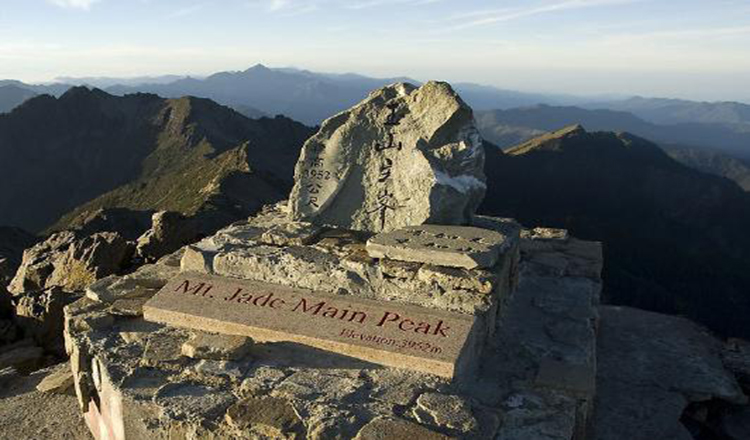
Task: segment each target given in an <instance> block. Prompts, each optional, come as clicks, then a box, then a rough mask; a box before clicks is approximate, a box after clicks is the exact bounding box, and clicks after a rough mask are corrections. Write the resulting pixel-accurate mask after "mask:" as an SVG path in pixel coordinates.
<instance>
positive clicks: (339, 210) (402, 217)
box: [290, 81, 486, 232]
mask: <svg viewBox="0 0 750 440" xmlns="http://www.w3.org/2000/svg"><path fill="white" fill-rule="evenodd" d="M483 168H484V149H483V147H482V140H481V138H480V135H479V132H478V131H477V129H476V127H475V126H474V116H473V112H472V110H471V108H470V107H469V106H468V105H466V103H464V102H463V101H462V100H461V98H460V97H459V96H458V95H457V94H456V93H455V92H454V91H453V89H451V87H450V85H448V84H447V83H443V82H433V81H431V82H428V83H427V84H425V85H423V86H422V87H419V88H417V87H415V86H413V85H411V84H406V83H399V84H393V85H390V86H387V87H384V88H382V89H379V90H377V91H375V92H372V93H371V94H370V96H369V97H368V98H367V99H365V100H364V101H362V102H361V103H359V104H358V105H356V106H354V107H352V108H351V109H349V110H347V111H344V112H342V113H339V114H338V115H336V116H334V117H332V118H330V119H328V120H326V121H325V122H324V123H323V126H322V127H321V129H320V131H319V132H318V133H317V134H316V135H315V136H313V137H312V138H310V139H309V140H308V141H307V142H306V143H305V145H304V147H303V149H302V153H301V155H300V158H299V161H298V162H297V166H296V168H295V185H294V188H293V190H292V194H291V198H290V209H291V217H292V219H293V220H305V221H309V222H312V223H316V224H326V225H332V226H336V227H340V228H346V229H354V230H364V231H372V232H381V231H391V230H394V229H398V228H401V227H404V226H410V225H420V224H424V223H432V224H445V225H452V224H465V223H467V222H468V221H469V219H470V217H471V215H472V214H473V213H474V211H475V210H476V208H477V207H478V205H479V203H480V202H481V201H482V198H483V197H484V193H485V189H486V185H485V177H484V171H483Z"/></svg>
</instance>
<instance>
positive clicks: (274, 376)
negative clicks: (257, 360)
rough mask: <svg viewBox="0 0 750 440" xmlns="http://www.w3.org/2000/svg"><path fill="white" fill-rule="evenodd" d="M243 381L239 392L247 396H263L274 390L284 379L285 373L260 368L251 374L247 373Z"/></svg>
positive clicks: (275, 369)
mask: <svg viewBox="0 0 750 440" xmlns="http://www.w3.org/2000/svg"><path fill="white" fill-rule="evenodd" d="M247 375H248V376H249V377H247V378H246V379H245V380H243V381H242V385H241V386H240V392H241V393H242V394H243V395H247V394H265V393H266V392H267V391H269V390H270V389H271V388H274V387H275V386H276V385H277V384H279V383H280V382H281V381H282V380H284V379H285V378H286V376H287V375H286V373H284V372H283V371H281V370H279V369H277V368H271V367H266V366H262V367H259V368H257V369H255V370H253V371H251V372H248V373H247Z"/></svg>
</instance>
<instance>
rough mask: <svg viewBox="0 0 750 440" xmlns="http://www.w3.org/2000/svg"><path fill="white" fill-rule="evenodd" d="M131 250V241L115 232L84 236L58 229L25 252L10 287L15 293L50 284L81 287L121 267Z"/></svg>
mask: <svg viewBox="0 0 750 440" xmlns="http://www.w3.org/2000/svg"><path fill="white" fill-rule="evenodd" d="M132 253H133V247H132V244H131V243H130V242H128V241H126V240H125V239H124V238H123V237H122V236H121V235H119V234H117V233H115V232H99V233H96V234H93V235H90V236H85V237H79V236H78V235H77V234H76V233H75V232H71V231H63V232H58V233H56V234H53V235H51V236H50V237H49V238H48V239H47V240H45V241H44V242H42V243H39V244H37V245H35V246H33V247H31V248H29V249H27V250H26V251H25V252H24V254H23V261H22V263H21V266H20V267H19V269H18V271H17V272H16V276H15V277H14V278H13V280H12V281H11V283H10V285H9V288H8V290H10V292H11V293H13V294H15V295H19V294H21V293H23V292H29V291H42V290H45V289H48V288H51V287H61V288H63V289H64V290H66V291H69V292H74V291H81V290H84V289H85V288H86V287H87V286H88V285H90V284H91V283H93V282H94V281H96V280H97V279H99V278H102V277H104V276H107V275H110V274H113V273H117V272H119V271H120V270H122V269H123V268H124V267H125V266H126V265H127V264H128V263H129V261H130V257H131V256H132Z"/></svg>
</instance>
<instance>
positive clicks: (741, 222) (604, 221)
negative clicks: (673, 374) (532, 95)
mask: <svg viewBox="0 0 750 440" xmlns="http://www.w3.org/2000/svg"><path fill="white" fill-rule="evenodd" d="M486 174H487V178H488V194H487V197H486V198H485V201H484V204H483V206H482V207H481V211H482V212H484V213H486V214H494V215H502V216H510V217H515V218H517V219H518V220H519V221H521V222H522V223H523V224H524V225H526V226H552V227H561V228H568V229H570V231H571V233H572V234H573V235H575V236H576V237H579V238H584V239H589V240H600V241H602V242H603V243H604V252H605V262H606V263H605V267H604V283H605V290H604V298H605V300H606V301H608V302H611V303H614V304H624V305H631V306H636V307H639V308H645V309H649V310H655V311H660V312H665V313H671V314H683V315H687V316H689V317H691V318H693V319H695V320H698V321H700V322H703V323H705V324H706V325H708V326H710V327H711V328H713V329H714V330H716V331H719V332H721V333H724V334H730V335H738V336H743V337H748V336H750V322H748V320H747V316H748V315H749V314H750V297H749V296H748V295H747V292H748V290H750V271H748V261H750V234H747V225H748V224H750V195H749V194H748V193H746V192H744V191H742V190H741V189H740V188H739V187H738V186H737V185H735V184H734V183H732V182H730V181H728V180H726V179H723V178H720V177H715V176H712V175H708V174H704V173H701V172H699V171H696V170H693V169H691V168H688V167H686V166H684V165H682V164H680V163H678V162H676V161H675V160H673V159H671V158H670V157H669V156H668V155H667V154H666V153H664V152H663V151H662V150H661V149H660V148H659V147H658V146H657V145H655V144H653V143H651V142H649V141H646V140H644V139H642V138H639V137H636V136H633V135H630V134H626V133H624V134H614V133H605V132H600V133H590V132H586V131H585V130H583V128H581V127H580V126H574V127H570V128H567V129H565V130H561V131H559V132H556V133H553V134H547V135H545V136H543V137H540V138H535V139H533V140H531V141H529V142H527V143H525V144H522V145H519V146H517V147H514V148H511V149H509V150H507V151H506V152H505V153H504V152H502V151H501V150H500V149H497V148H495V149H492V148H489V149H488V151H487V162H486Z"/></svg>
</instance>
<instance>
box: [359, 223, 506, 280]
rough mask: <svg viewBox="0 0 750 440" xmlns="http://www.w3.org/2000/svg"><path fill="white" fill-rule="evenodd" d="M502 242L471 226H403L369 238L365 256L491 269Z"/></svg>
mask: <svg viewBox="0 0 750 440" xmlns="http://www.w3.org/2000/svg"><path fill="white" fill-rule="evenodd" d="M505 242H506V237H505V236H504V235H503V234H501V233H499V232H497V231H491V230H489V229H482V228H475V227H471V226H445V225H421V226H407V227H405V228H402V229H399V230H397V231H393V232H384V233H381V234H378V235H376V236H374V237H372V238H371V239H370V240H368V241H367V253H368V254H369V255H370V256H371V257H373V258H390V259H393V260H401V261H413V262H418V263H429V264H435V265H439V266H449V267H462V268H466V269H474V268H476V267H492V266H494V265H495V263H497V260H498V257H499V256H500V251H501V249H502V248H503V244H505Z"/></svg>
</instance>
